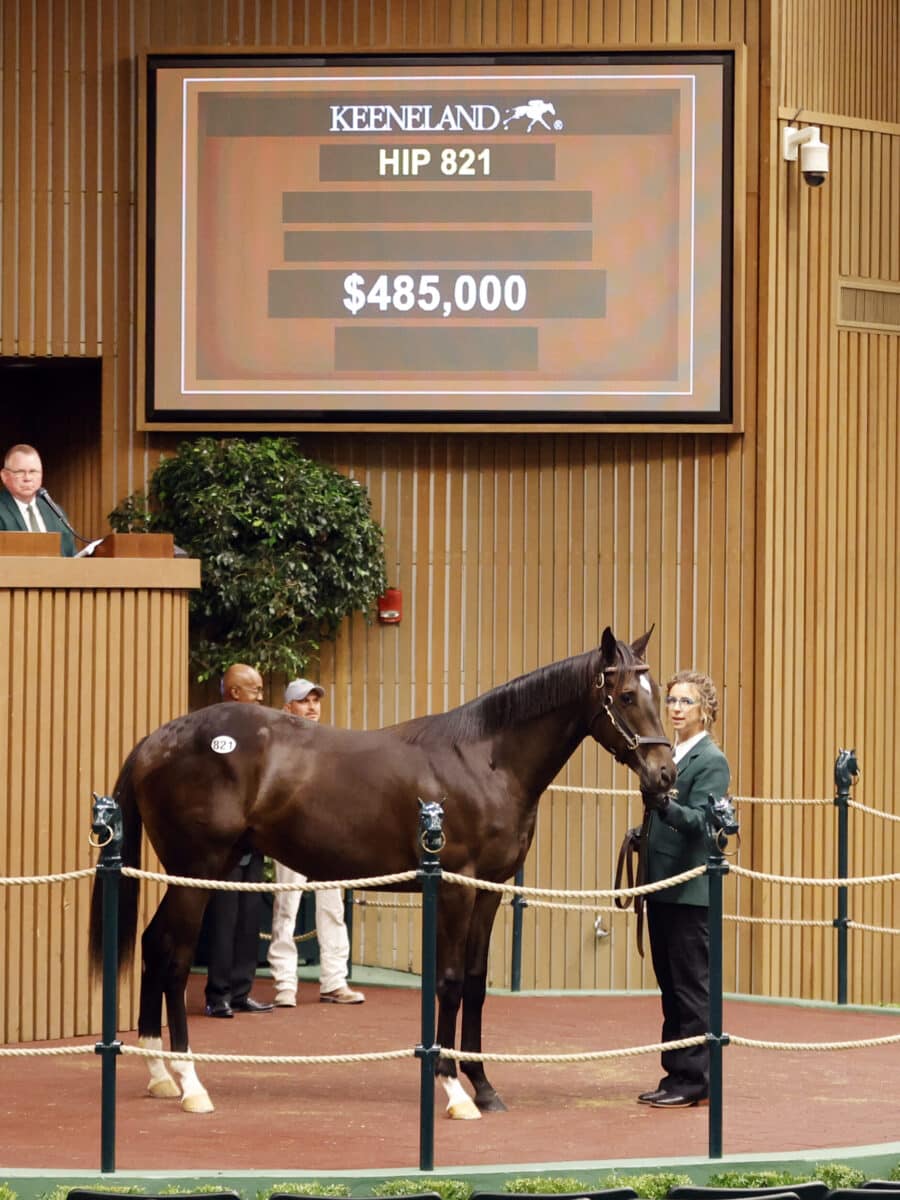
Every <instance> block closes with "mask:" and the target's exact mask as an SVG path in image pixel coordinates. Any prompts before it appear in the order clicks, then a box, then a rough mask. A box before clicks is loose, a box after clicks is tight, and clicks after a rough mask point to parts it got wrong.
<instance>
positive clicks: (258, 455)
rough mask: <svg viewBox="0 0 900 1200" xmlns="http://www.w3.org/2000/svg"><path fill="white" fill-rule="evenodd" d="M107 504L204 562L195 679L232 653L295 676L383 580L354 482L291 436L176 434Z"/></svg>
mask: <svg viewBox="0 0 900 1200" xmlns="http://www.w3.org/2000/svg"><path fill="white" fill-rule="evenodd" d="M147 514H148V502H147V501H145V499H144V498H143V497H142V496H141V495H140V493H136V494H135V495H133V496H129V497H128V498H127V499H126V500H124V501H123V502H122V503H121V504H120V505H119V506H118V508H116V509H114V510H113V512H111V513H110V514H109V522H110V525H111V526H112V528H113V529H115V530H117V531H122V530H125V529H132V530H137V529H139V528H140V529H143V530H145V531H148V532H155V531H168V532H171V533H173V534H174V536H175V542H176V545H178V546H180V547H181V548H182V549H183V550H186V551H187V553H188V554H189V555H190V556H191V557H192V558H198V559H200V561H201V563H202V581H201V588H200V591H199V592H193V593H192V594H191V601H190V605H191V665H192V668H193V670H194V671H195V673H196V677H197V679H198V680H204V679H209V678H210V677H211V676H213V675H217V674H219V673H221V672H222V671H224V670H225V668H227V667H228V666H230V665H231V664H232V663H234V662H246V663H249V664H250V665H251V666H255V667H257V668H258V669H259V670H260V671H261V672H264V673H265V672H276V673H279V674H282V673H283V674H286V675H296V674H299V673H300V672H301V671H302V670H303V668H304V667H305V665H306V664H307V663H308V662H309V660H310V658H312V657H313V656H314V655H315V653H316V652H317V651H318V649H319V647H320V645H321V643H322V641H323V640H325V639H330V638H333V637H334V636H335V635H336V633H337V630H338V627H339V626H340V624H341V621H342V620H343V619H344V617H346V616H349V615H350V614H351V613H354V612H368V611H370V610H371V609H372V607H373V606H374V604H375V601H376V599H377V598H378V596H380V595H381V593H382V592H383V591H384V589H385V586H386V577H385V565H384V547H383V537H382V532H381V529H380V527H379V526H378V524H377V523H376V522H375V521H373V519H372V516H371V508H370V503H369V497H368V493H367V492H366V490H365V488H363V487H362V486H361V485H360V484H359V483H358V482H357V481H356V480H353V479H349V478H348V477H347V476H346V475H341V474H340V473H339V472H338V471H335V470H333V469H332V468H331V467H327V466H324V465H323V464H321V463H316V462H313V461H312V460H311V459H308V458H304V457H303V455H302V454H301V453H300V452H299V450H298V448H297V445H296V443H295V442H294V440H293V439H291V438H284V437H263V438H260V439H258V440H256V441H247V440H245V439H242V438H226V439H222V440H217V439H215V438H210V437H202V438H197V439H195V440H194V441H190V442H182V443H181V444H180V445H179V447H178V450H177V452H176V453H175V455H174V456H173V457H171V458H167V459H164V460H163V461H162V462H161V463H160V464H159V466H158V467H157V468H156V471H155V472H154V474H153V477H152V479H151V483H150V498H149V515H147Z"/></svg>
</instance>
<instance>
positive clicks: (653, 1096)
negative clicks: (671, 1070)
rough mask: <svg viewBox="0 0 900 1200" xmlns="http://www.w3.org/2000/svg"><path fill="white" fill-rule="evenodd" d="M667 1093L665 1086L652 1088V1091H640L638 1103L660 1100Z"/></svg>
mask: <svg viewBox="0 0 900 1200" xmlns="http://www.w3.org/2000/svg"><path fill="white" fill-rule="evenodd" d="M668 1095H669V1093H668V1092H667V1091H666V1089H665V1088H654V1090H653V1091H652V1092H641V1094H640V1095H639V1096H638V1104H654V1103H655V1102H656V1101H657V1100H662V1098H663V1096H668Z"/></svg>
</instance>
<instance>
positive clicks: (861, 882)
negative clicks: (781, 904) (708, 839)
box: [731, 863, 900, 887]
mask: <svg viewBox="0 0 900 1200" xmlns="http://www.w3.org/2000/svg"><path fill="white" fill-rule="evenodd" d="M731 872H732V874H734V875H743V876H744V877H745V878H746V879H756V880H760V881H761V882H763V883H789V884H802V885H804V886H806V887H866V886H867V885H868V884H871V883H896V882H897V881H898V880H900V872H898V873H895V874H893V875H860V876H857V877H856V878H848V879H842V878H840V877H839V878H837V879H805V878H803V877H802V876H797V875H768V874H766V873H764V872H763V871H751V870H750V869H749V868H748V867H739V866H738V865H737V863H732V864H731Z"/></svg>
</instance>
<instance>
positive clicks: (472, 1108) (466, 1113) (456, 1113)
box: [447, 1096, 481, 1121]
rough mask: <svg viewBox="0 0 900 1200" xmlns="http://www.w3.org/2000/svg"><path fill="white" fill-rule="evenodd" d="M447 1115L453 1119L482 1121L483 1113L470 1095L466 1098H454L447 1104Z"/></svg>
mask: <svg viewBox="0 0 900 1200" xmlns="http://www.w3.org/2000/svg"><path fill="white" fill-rule="evenodd" d="M447 1116H448V1117H449V1118H450V1120H451V1121H480V1120H481V1113H480V1112H479V1111H478V1108H477V1107H476V1105H475V1101H474V1100H470V1099H469V1097H468V1096H466V1098H465V1099H464V1100H453V1101H452V1102H451V1103H450V1104H448V1105H447Z"/></svg>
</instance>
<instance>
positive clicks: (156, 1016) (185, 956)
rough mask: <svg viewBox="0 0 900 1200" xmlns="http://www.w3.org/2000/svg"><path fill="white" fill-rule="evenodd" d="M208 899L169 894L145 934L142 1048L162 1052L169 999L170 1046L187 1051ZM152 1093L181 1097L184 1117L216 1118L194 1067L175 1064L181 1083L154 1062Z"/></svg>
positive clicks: (198, 893)
mask: <svg viewBox="0 0 900 1200" xmlns="http://www.w3.org/2000/svg"><path fill="white" fill-rule="evenodd" d="M207 898H208V896H207V893H206V892H203V891H196V890H193V891H192V890H190V889H187V888H170V889H169V890H168V891H167V892H166V894H165V896H164V897H163V899H162V902H161V904H160V906H159V908H158V909H157V910H156V914H155V915H154V917H153V920H152V921H151V922H150V924H149V925H148V926H147V928H146V930H145V931H144V937H143V941H142V948H143V960H144V961H143V972H142V975H141V1006H140V1014H139V1017H138V1044H139V1045H141V1046H144V1047H146V1048H148V1049H160V1050H161V1049H162V998H163V995H165V998H166V1014H167V1017H168V1022H169V1044H170V1047H171V1049H172V1050H173V1051H179V1050H188V1049H189V1045H188V1031H187V1011H186V1009H185V1002H184V992H185V985H186V983H187V977H188V972H189V971H190V967H191V960H192V958H193V954H194V948H195V946H196V943H197V936H198V934H199V932H200V922H201V920H202V918H203V910H204V908H205V907H206V901H207ZM149 1066H150V1083H149V1086H148V1091H149V1092H150V1094H151V1095H152V1096H155V1097H170V1096H178V1095H179V1094H180V1095H181V1097H182V1099H181V1107H182V1108H183V1109H184V1110H185V1112H212V1111H213V1105H212V1102H211V1101H210V1098H209V1095H208V1094H207V1092H206V1089H205V1088H204V1087H203V1085H202V1084H201V1083H200V1080H199V1079H198V1077H197V1072H196V1070H195V1068H194V1064H193V1063H192V1062H187V1061H183V1060H173V1061H172V1070H173V1071H174V1073H175V1075H176V1076H177V1077H178V1080H179V1082H178V1083H176V1082H175V1080H174V1079H173V1078H172V1076H171V1075H170V1074H169V1072H168V1070H167V1068H166V1064H165V1061H164V1060H163V1059H162V1058H155V1059H154V1058H151V1059H150V1060H149Z"/></svg>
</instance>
